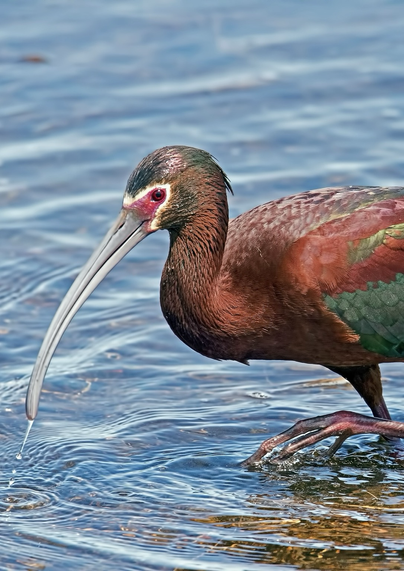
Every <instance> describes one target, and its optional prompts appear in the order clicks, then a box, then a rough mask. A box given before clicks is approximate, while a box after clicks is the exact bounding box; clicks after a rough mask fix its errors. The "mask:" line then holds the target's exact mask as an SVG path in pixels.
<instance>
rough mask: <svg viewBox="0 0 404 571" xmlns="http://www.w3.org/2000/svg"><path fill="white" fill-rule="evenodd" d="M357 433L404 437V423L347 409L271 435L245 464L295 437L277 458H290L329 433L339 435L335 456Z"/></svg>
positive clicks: (333, 450) (334, 445)
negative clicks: (346, 441) (343, 444)
mask: <svg viewBox="0 0 404 571" xmlns="http://www.w3.org/2000/svg"><path fill="white" fill-rule="evenodd" d="M353 434H380V435H381V436H384V437H386V438H404V423H403V422H397V421H394V420H387V419H382V418H372V417H370V416H365V415H363V414H358V413H356V412H349V411H345V410H341V411H339V412H334V413H332V414H326V415H324V416H316V417H314V418H308V419H306V420H299V421H298V422H296V424H295V425H293V426H292V427H291V428H289V429H288V430H285V431H284V432H281V434H278V435H277V436H273V437H272V438H268V440H264V442H263V443H262V444H261V446H260V447H259V448H258V450H257V451H256V452H254V454H253V455H252V456H250V457H249V458H247V460H245V461H244V462H243V465H244V466H249V465H251V464H254V463H255V462H259V461H260V460H261V458H263V456H265V454H268V453H269V452H271V451H272V450H273V449H274V448H276V447H277V446H279V445H280V444H283V443H284V442H287V441H288V440H292V439H295V440H293V442H290V443H289V444H287V445H286V446H285V447H284V448H283V449H282V450H281V451H280V453H279V454H278V455H277V456H276V458H275V461H277V460H284V459H285V458H289V457H290V456H292V454H294V453H295V452H297V451H298V450H302V449H303V448H306V446H310V445H311V444H316V443H317V442H320V441H321V440H324V438H328V437H329V436H338V439H337V441H336V442H335V443H334V444H333V445H332V446H331V447H330V450H329V453H330V455H331V456H332V454H334V453H335V452H336V451H337V450H338V448H339V447H340V446H341V444H342V443H343V442H344V440H346V438H348V437H349V436H352V435H353Z"/></svg>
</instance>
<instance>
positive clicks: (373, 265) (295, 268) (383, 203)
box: [26, 146, 404, 463]
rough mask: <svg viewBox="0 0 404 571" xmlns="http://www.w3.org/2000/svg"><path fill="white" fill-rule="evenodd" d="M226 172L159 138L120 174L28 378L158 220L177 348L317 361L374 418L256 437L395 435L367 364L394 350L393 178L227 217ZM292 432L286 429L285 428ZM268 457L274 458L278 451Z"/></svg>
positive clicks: (400, 291) (346, 417)
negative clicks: (123, 182) (110, 208)
mask: <svg viewBox="0 0 404 571" xmlns="http://www.w3.org/2000/svg"><path fill="white" fill-rule="evenodd" d="M227 191H230V192H231V187H230V183H229V179H228V178H227V176H226V175H225V173H224V172H223V171H222V169H221V168H220V167H219V165H218V164H217V162H216V161H215V160H214V159H213V158H212V156H211V155H210V154H209V153H207V152H205V151H202V150H199V149H194V148H191V147H184V146H171V147H164V148H162V149H159V150H157V151H154V152H153V153H151V154H150V155H148V156H147V157H146V158H144V159H143V160H142V161H141V162H140V163H139V165H138V166H137V167H136V169H135V170H134V171H133V173H132V174H131V176H130V178H129V181H128V184H127V187H126V191H125V195H124V199H123V207H122V211H121V214H120V216H119V218H118V220H117V222H116V223H115V224H114V226H113V227H112V229H111V230H110V231H109V232H108V233H107V235H106V236H105V238H104V240H103V241H102V243H101V244H100V246H99V247H98V249H97V250H96V251H95V252H94V254H93V255H92V256H91V258H90V260H89V261H88V262H87V264H86V265H85V266H84V268H83V269H82V271H81V273H80V274H79V276H78V277H77V279H76V280H75V282H74V283H73V285H72V286H71V288H70V290H69V291H68V293H67V294H66V297H65V298H64V300H63V301H62V303H61V305H60V307H59V309H58V311H57V313H56V315H55V317H54V319H53V321H52V323H51V325H50V327H49V330H48V332H47V334H46V336H45V339H44V341H43V344H42V347H41V349H40V351H39V355H38V359H37V362H36V364H35V367H34V370H33V373H32V377H31V381H30V384H29V387H28V393H27V400H26V412H27V417H28V419H31V420H33V419H34V418H35V416H36V414H37V410H38V403H39V397H40V392H41V387H42V382H43V379H44V376H45V373H46V370H47V368H48V365H49V362H50V360H51V357H52V355H53V353H54V351H55V348H56V346H57V344H58V342H59V340H60V338H61V336H62V335H63V332H64V331H65V329H66V327H67V326H68V324H69V322H70V320H71V319H72V318H73V316H74V315H75V313H76V312H77V310H78V309H79V308H80V306H81V305H82V303H83V302H84V301H85V300H86V298H87V297H88V296H89V295H90V293H91V292H92V291H93V290H94V288H95V287H96V286H97V285H98V284H99V283H100V282H101V280H102V279H103V278H104V277H105V276H106V274H107V273H108V272H109V271H110V270H111V269H112V268H113V267H114V266H115V264H117V262H118V261H119V260H120V259H121V258H123V256H124V255H125V254H126V253H127V252H129V250H131V249H132V248H133V247H134V246H135V245H136V244H138V243H139V242H140V241H141V240H143V238H145V237H146V236H147V235H148V234H151V233H153V232H155V231H156V230H164V229H165V230H168V232H169V234H170V251H169V254H168V258H167V261H166V264H165V266H164V270H163V274H162V278H161V288H160V302H161V308H162V311H163V314H164V317H165V318H166V320H167V322H168V324H169V325H170V327H171V329H172V330H173V331H174V333H175V334H176V335H177V336H178V337H179V338H180V339H181V340H182V341H183V342H184V343H186V344H187V345H189V347H191V348H192V349H194V350H195V351H198V352H199V353H201V354H202V355H206V356H207V357H211V358H213V359H233V360H235V361H239V362H241V363H247V362H248V361H249V360H250V359H288V360H295V361H301V362H303V363H317V364H320V365H323V366H324V367H327V368H328V369H330V370H331V371H334V372H335V373H338V374H339V375H342V376H343V377H345V379H347V380H348V381H349V382H350V383H351V384H352V385H353V386H354V388H355V389H356V390H357V392H358V393H359V394H360V395H361V397H362V398H363V399H364V400H365V402H366V403H367V404H368V406H369V407H370V409H371V411H372V413H373V415H374V417H375V418H372V417H367V416H364V415H360V414H356V413H353V412H346V411H340V412H336V413H333V414H329V415H325V416H319V417H315V418H312V419H308V420H303V421H300V422H298V423H297V424H295V425H294V426H293V427H292V428H291V429H289V430H287V431H285V432H283V433H282V434H280V435H278V436H275V437H273V438H270V439H269V440H266V441H265V442H263V443H262V444H261V446H260V448H259V449H258V451H257V452H256V453H255V454H253V455H252V456H251V457H250V458H249V459H248V460H247V461H246V462H247V463H252V462H256V461H258V460H260V459H261V458H262V457H263V456H264V455H265V454H266V453H267V452H269V451H271V450H272V449H273V448H274V447H275V446H278V445H279V444H282V443H284V442H287V441H289V440H291V439H293V440H292V441H291V442H289V444H287V445H286V446H285V447H284V448H283V450H282V451H281V452H280V455H279V456H280V457H282V458H285V457H287V456H290V455H291V454H293V453H294V452H296V451H297V450H300V449H302V448H304V447H305V446H307V445H309V444H313V443H315V442H319V441H320V440H322V439H323V438H326V437H328V436H338V439H337V441H336V443H335V444H334V445H333V446H332V447H331V451H332V452H335V450H336V449H337V448H338V447H339V446H340V444H341V443H342V442H343V440H345V438H347V437H348V436H350V435H351V434H361V433H377V434H381V435H383V436H385V437H386V438H388V439H392V440H394V439H396V438H398V437H403V436H404V423H400V422H395V421H392V420H391V418H390V414H389V411H388V409H387V406H386V404H385V402H384V399H383V396H382V384H381V378H380V370H379V363H386V362H392V361H403V360H404V188H402V187H392V188H380V187H343V188H324V189H320V190H312V191H310V192H304V193H301V194H296V195H295V196H289V197H286V198H281V199H279V200H275V201H273V202H268V203H267V204H263V205H261V206H258V207H256V208H253V209H252V210H250V211H249V212H246V213H245V214H242V215H241V216H238V217H237V218H235V219H233V220H230V221H229V219H228V206H227ZM296 437H297V438H296ZM279 456H278V458H279Z"/></svg>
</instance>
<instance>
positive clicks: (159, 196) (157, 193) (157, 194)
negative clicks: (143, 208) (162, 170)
mask: <svg viewBox="0 0 404 571" xmlns="http://www.w3.org/2000/svg"><path fill="white" fill-rule="evenodd" d="M165 195H166V191H165V190H164V188H155V189H154V190H153V192H152V194H151V199H152V200H154V202H160V200H163V198H165Z"/></svg>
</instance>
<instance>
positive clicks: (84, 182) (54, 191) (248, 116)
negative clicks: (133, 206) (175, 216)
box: [0, 0, 404, 571]
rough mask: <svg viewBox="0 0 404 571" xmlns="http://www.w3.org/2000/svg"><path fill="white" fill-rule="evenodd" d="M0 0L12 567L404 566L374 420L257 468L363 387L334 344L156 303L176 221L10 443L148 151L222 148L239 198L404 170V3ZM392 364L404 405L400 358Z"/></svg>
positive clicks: (3, 337) (98, 300)
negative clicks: (177, 326) (323, 348)
mask: <svg viewBox="0 0 404 571" xmlns="http://www.w3.org/2000/svg"><path fill="white" fill-rule="evenodd" d="M0 14H1V15H0V101H1V104H0V137H1V140H0V248H1V257H0V276H1V280H0V341H1V345H0V352H1V354H0V358H1V364H2V366H1V376H0V383H1V385H0V443H1V448H2V476H1V480H0V488H1V493H0V512H1V514H0V530H1V533H0V562H1V564H0V567H1V568H2V569H7V570H8V569H13V570H14V569H17V570H32V569H46V570H47V571H49V570H59V569H69V570H80V571H81V570H93V569H97V571H104V570H106V569H108V570H109V569H119V570H129V569H130V570H133V569H136V570H137V569H139V570H177V571H180V570H182V571H185V570H187V571H189V570H200V571H216V570H218V571H222V570H232V571H233V570H235V571H239V570H247V569H248V570H255V569H257V570H258V569H260V570H261V569H263V564H264V565H265V567H266V568H269V569H277V570H286V569H288V570H294V569H315V570H323V569H327V570H329V569H332V570H345V569H349V570H353V571H356V570H357V569H361V570H362V569H363V570H366V571H368V570H371V571H372V570H374V571H379V570H390V569H401V568H403V567H404V539H403V537H404V492H403V465H402V463H401V462H398V461H397V460H396V459H395V458H394V456H393V455H392V453H391V451H390V449H389V448H388V446H387V445H386V444H385V443H384V442H383V441H381V440H380V439H378V438H377V437H369V436H361V437H356V438H352V439H351V440H348V441H347V442H346V444H345V445H344V446H343V448H342V449H341V450H340V451H339V452H338V454H337V456H336V457H335V458H334V459H332V460H330V461H326V460H324V458H323V457H322V453H323V451H324V450H325V445H323V444H321V445H318V446H317V447H315V449H314V450H308V451H307V452H304V453H302V454H300V455H299V456H298V458H297V459H296V460H295V461H290V462H288V463H287V464H284V465H282V466H281V467H280V468H275V467H273V466H271V465H268V464H264V465H262V466H260V467H257V468H256V469H253V470H247V469H245V468H242V467H240V465H239V463H240V461H241V460H243V459H244V458H246V457H247V456H248V455H249V454H250V453H251V452H252V451H254V450H255V448H256V447H257V446H258V444H259V443H260V441H261V440H263V439H264V438H266V437H268V436H270V435H273V434H276V433H277V432H279V431H281V430H283V429H285V428H286V427H288V426H289V425H291V424H292V423H293V422H295V421H296V420H297V419H299V418H307V417H308V416H311V415H319V414H325V413H328V412H332V411H334V410H340V409H344V408H346V409H350V410H355V411H358V412H364V413H367V409H366V406H365V405H364V403H363V402H362V401H361V399H360V398H359V396H358V395H357V394H356V393H355V392H354V391H353V389H351V388H350V387H349V386H348V385H347V384H346V383H345V382H344V381H342V380H341V379H335V378H333V375H332V374H331V373H329V372H327V371H326V370H324V369H322V368H321V367H314V366H308V365H300V364H297V363H292V362H286V363H285V362H273V363H270V362H268V363H252V364H251V366H250V367H249V368H247V367H245V366H242V365H240V364H236V363H217V362H213V361H209V360H208V359H205V358H204V357H202V356H200V355H198V354H196V353H194V352H192V351H191V350H190V349H188V348H187V347H185V346H184V345H183V344H182V343H181V342H180V341H179V340H178V339H177V338H176V337H175V336H174V335H173V334H172V333H171V331H170V330H169V328H168V326H167V325H166V323H165V321H164V319H163V317H162V315H161V312H160V309H159V302H158V296H159V291H158V290H159V276H160V272H161V269H162V266H163V263H164V259H165V256H166V253H167V249H168V236H167V234H165V233H156V234H154V235H153V236H152V237H150V238H148V239H147V240H145V241H144V242H142V244H141V245H139V246H138V247H137V248H136V251H134V252H132V253H131V254H129V255H128V257H127V258H126V259H125V260H124V261H122V262H121V263H120V264H119V266H117V267H116V268H115V269H114V271H113V272H112V273H111V274H110V275H109V276H108V278H107V279H106V280H105V282H104V283H103V284H102V285H101V286H100V287H99V288H98V290H96V292H95V293H94V294H93V295H92V297H91V298H90V300H89V301H88V302H87V303H86V304H85V306H84V307H83V308H82V310H81V311H80V312H79V314H78V315H77V317H76V318H75V320H74V321H73V323H72V324H71V326H70V328H69V329H68V331H67V333H66V334H65V336H64V338H63V340H62V343H61V344H60V347H59V349H58V351H57V353H56V356H55V358H54V360H53V362H52V365H51V367H50V369H49V373H48V376H47V378H46V381H45V386H44V392H43V396H42V399H41V404H40V412H39V415H38V418H37V420H36V421H35V423H34V426H33V429H32V432H31V435H30V437H29V439H28V443H27V445H26V448H25V451H24V456H23V459H22V460H20V461H17V460H16V459H15V454H16V453H17V451H18V448H19V446H20V444H21V441H22V437H23V433H24V431H25V427H26V420H25V415H24V399H25V392H26V387H27V383H28V377H29V374H30V371H31V369H32V366H33V363H34V361H35V358H36V354H37V351H38V349H39V346H40V343H41V340H42V338H43V336H44V334H45V331H46V329H47V327H48V324H49V322H50V320H51V318H52V316H53V313H54V311H55V310H56V307H57V305H58V303H59V302H60V301H61V299H62V298H63V295H64V293H65V291H66V290H67V288H68V286H69V285H70V283H71V281H72V279H73V278H74V276H75V275H76V274H77V271H78V270H79V268H80V266H81V265H82V264H83V263H84V262H85V261H86V259H87V258H88V256H89V255H90V253H91V251H92V249H93V248H94V247H95V246H96V245H97V244H98V242H99V240H100V238H101V237H102V236H103V235H104V234H105V232H106V231H107V229H108V227H109V226H110V224H111V223H112V221H113V220H114V219H115V218H116V216H117V214H118V212H119V209H120V203H121V198H122V193H123V190H124V187H125V183H126V179H127V177H128V176H129V174H130V172H131V170H132V169H133V168H134V166H135V165H136V163H137V162H138V161H139V160H140V159H141V158H142V157H143V156H144V155H145V154H147V153H148V152H150V151H152V150H153V149H155V148H158V147H161V146H163V145H168V144H185V145H193V146H197V147H201V148H204V149H206V150H208V151H210V152H211V153H212V154H213V155H214V156H215V157H217V159H218V161H219V162H220V164H221V166H222V167H223V168H224V170H225V171H226V172H227V173H228V175H229V176H230V179H231V181H232V184H233V187H234V190H235V196H234V198H233V197H232V198H231V204H230V208H231V214H232V215H236V214H238V213H240V212H242V211H244V210H246V209H248V208H251V207H252V206H255V205H256V204H259V203H261V202H264V201H266V200H270V199H273V198H277V197H280V196H283V195H287V194H291V193H294V192H298V191H302V190H308V189H311V188H317V187H323V186H333V185H334V186H335V185H348V184H354V185H355V184H373V185H395V184H398V185H403V182H404V66H403V61H404V40H403V29H404V10H403V5H402V2H400V1H399V0H397V1H392V0H391V1H389V0H357V1H356V2H348V1H347V0H340V1H339V2H332V3H330V2H322V1H320V0H317V1H316V0H308V1H306V2H301V0H282V1H272V2H268V1H267V0H250V1H249V2H244V1H241V0H232V1H230V0H219V1H218V0H216V1H215V2H213V1H211V0H205V1H204V2H187V1H186V0H170V1H168V0H166V1H165V0H147V2H146V1H141V0H137V1H133V0H132V1H129V0H115V1H114V2H109V1H107V0H97V1H91V0H82V1H81V2H78V1H77V0H71V1H69V2H63V1H61V0H53V1H51V0H48V1H46V0H30V1H20V2H18V3H17V2H2V3H1V6H0ZM383 374H384V377H385V396H386V400H387V402H388V404H389V407H390V410H391V412H392V414H393V415H394V417H395V418H396V419H399V420H400V419H401V420H404V399H403V398H402V390H401V387H402V378H403V374H404V373H403V367H402V365H389V366H387V367H385V368H384V369H383ZM13 471H15V472H13ZM10 479H12V483H11V485H10Z"/></svg>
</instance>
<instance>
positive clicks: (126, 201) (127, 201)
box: [122, 182, 171, 230]
mask: <svg viewBox="0 0 404 571" xmlns="http://www.w3.org/2000/svg"><path fill="white" fill-rule="evenodd" d="M159 188H164V190H165V192H166V198H165V200H163V201H162V203H161V204H160V205H159V206H158V207H157V209H156V211H155V215H154V218H153V221H152V223H151V225H150V229H151V230H158V229H159V218H160V216H159V213H160V212H162V211H163V210H165V209H166V208H167V207H168V205H169V202H170V195H171V185H170V184H169V183H168V182H167V183H164V182H163V183H158V184H156V183H155V184H151V185H149V186H146V188H144V189H142V190H140V191H139V192H137V193H136V198H135V200H133V196H131V195H130V194H128V193H127V192H126V193H125V194H124V197H123V202H122V207H123V208H128V209H130V208H131V207H133V205H135V204H136V203H137V202H139V200H141V199H142V198H144V197H145V196H146V195H147V194H149V193H150V194H151V193H152V192H153V191H154V190H157V189H159Z"/></svg>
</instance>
